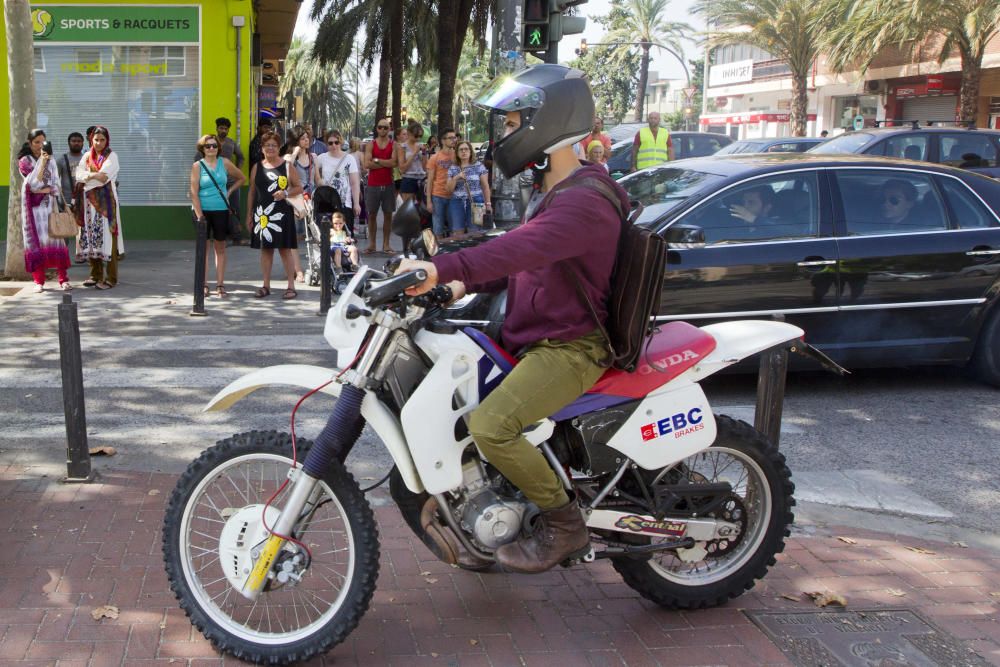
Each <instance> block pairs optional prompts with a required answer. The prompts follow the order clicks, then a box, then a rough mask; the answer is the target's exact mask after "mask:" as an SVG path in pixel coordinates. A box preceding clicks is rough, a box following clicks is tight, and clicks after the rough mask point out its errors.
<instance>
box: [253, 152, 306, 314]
mask: <svg viewBox="0 0 1000 667" xmlns="http://www.w3.org/2000/svg"><path fill="white" fill-rule="evenodd" d="M260 147H261V150H262V151H263V152H264V159H262V160H261V161H260V162H258V163H257V164H255V165H254V166H253V168H252V169H251V170H250V183H251V185H252V187H251V188H250V192H249V193H248V194H247V223H246V224H247V230H249V231H250V233H251V234H252V236H251V241H250V246H251V247H253V248H260V269H261V272H262V273H263V274H264V276H263V284H262V285H261V287H260V288H258V289H257V291H256V292H255V293H254V296H256V297H257V298H258V299H260V298H264V297H266V296H270V294H271V267H272V266H273V265H274V251H275V250H277V251H278V254H279V255H280V256H281V264H282V265H283V266H284V267H285V278H286V279H287V280H288V287H287V289H285V293H284V295H283V296H282V298H284V299H294V298H295V297H297V296H298V292H296V291H295V265H294V264H293V263H292V251H293V250H295V249H296V248H298V243H297V239H296V237H295V211H294V210H293V209H292V205H291V204H289V203H288V197H289V196H292V195H297V194H301V192H302V184H301V183H299V174H298V172H297V171H296V170H295V169H293V168H291V167H289V166H288V163H287V162H285V160H284V159H283V158H282V157H281V156H280V155H279V154H278V149H279V148H280V147H281V137H279V136H278V135H277V134H275V133H274V132H265V133H264V134H263V135H261V138H260Z"/></svg>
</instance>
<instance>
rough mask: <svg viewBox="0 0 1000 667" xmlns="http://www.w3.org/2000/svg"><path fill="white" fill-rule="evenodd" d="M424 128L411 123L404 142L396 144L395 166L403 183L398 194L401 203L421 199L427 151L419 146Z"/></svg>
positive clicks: (425, 174) (425, 176)
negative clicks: (401, 200)
mask: <svg viewBox="0 0 1000 667" xmlns="http://www.w3.org/2000/svg"><path fill="white" fill-rule="evenodd" d="M423 136H424V128H423V127H421V126H420V123H416V122H412V123H410V124H409V126H408V127H407V128H406V141H404V142H401V143H398V144H396V164H398V165H399V173H400V174H401V175H402V177H403V182H402V184H401V185H400V188H399V194H400V196H401V197H402V198H403V201H407V200H409V199H413V198H414V197H416V198H417V200H418V201H419V200H421V199H423V192H424V181H426V180H427V169H426V166H427V151H426V150H425V149H424V147H423V146H422V145H421V144H420V140H421V139H422V138H423Z"/></svg>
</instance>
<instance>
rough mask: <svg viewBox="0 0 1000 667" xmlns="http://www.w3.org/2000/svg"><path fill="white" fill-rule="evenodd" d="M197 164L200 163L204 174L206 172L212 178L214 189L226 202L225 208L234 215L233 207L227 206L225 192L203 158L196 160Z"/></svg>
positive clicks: (227, 199) (227, 201)
mask: <svg viewBox="0 0 1000 667" xmlns="http://www.w3.org/2000/svg"><path fill="white" fill-rule="evenodd" d="M198 164H199V165H201V168H202V169H203V170H204V171H205V173H206V174H208V177H209V178H210V179H212V185H214V186H215V189H216V190H218V191H219V196H220V197H222V201H224V202H226V210H228V211H229V212H230V213H232V214H233V215H235V214H236V212H235V211H234V210H233V209H231V208H229V198H228V197H226V193H224V192H223V191H222V188H220V187H219V182H218V181H217V180H215V174H213V173H212V170H211V169H209V168H208V165H207V164H205V161H204V160H198Z"/></svg>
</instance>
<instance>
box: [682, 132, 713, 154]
mask: <svg viewBox="0 0 1000 667" xmlns="http://www.w3.org/2000/svg"><path fill="white" fill-rule="evenodd" d="M689 139H690V140H691V152H690V153H688V154H687V155H685V157H702V156H704V155H712V154H714V153H715V152H716V151H717V150H719V149H720V148H722V144H721V143H719V140H718V139H716V138H715V137H703V136H700V135H697V134H696V135H693V136H691V137H689Z"/></svg>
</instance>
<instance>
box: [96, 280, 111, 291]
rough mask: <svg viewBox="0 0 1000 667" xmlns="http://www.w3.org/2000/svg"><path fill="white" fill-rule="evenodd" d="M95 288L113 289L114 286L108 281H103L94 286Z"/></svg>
mask: <svg viewBox="0 0 1000 667" xmlns="http://www.w3.org/2000/svg"><path fill="white" fill-rule="evenodd" d="M94 287H96V288H97V289H111V288H112V287H114V285H112V284H111V283H109V282H108V281H106V280H102V281H101V282H99V283H97V284H96V285H94Z"/></svg>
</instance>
